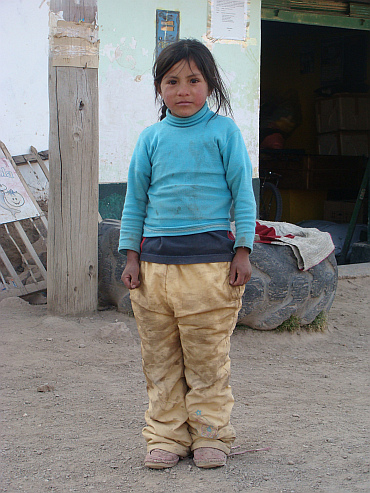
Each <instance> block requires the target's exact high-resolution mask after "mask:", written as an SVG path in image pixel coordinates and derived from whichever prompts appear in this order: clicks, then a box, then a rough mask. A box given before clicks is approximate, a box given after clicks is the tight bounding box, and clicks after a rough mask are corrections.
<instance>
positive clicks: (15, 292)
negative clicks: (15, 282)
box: [0, 281, 46, 301]
mask: <svg viewBox="0 0 370 493" xmlns="http://www.w3.org/2000/svg"><path fill="white" fill-rule="evenodd" d="M45 289H46V281H40V282H38V283H36V284H26V285H25V286H22V289H19V288H16V287H14V288H10V289H7V290H6V291H0V301H1V300H3V299H5V298H9V297H10V296H26V295H27V294H32V293H37V291H44V290H45Z"/></svg>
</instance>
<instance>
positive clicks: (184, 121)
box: [163, 102, 212, 127]
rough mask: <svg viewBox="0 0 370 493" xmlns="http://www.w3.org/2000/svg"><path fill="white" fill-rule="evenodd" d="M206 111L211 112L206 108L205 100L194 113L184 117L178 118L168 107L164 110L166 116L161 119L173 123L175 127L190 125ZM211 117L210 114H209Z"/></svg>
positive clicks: (200, 118) (197, 120)
mask: <svg viewBox="0 0 370 493" xmlns="http://www.w3.org/2000/svg"><path fill="white" fill-rule="evenodd" d="M207 113H212V112H211V110H210V109H209V108H208V104H207V102H205V103H204V106H203V108H201V109H200V110H199V111H197V112H196V113H195V114H194V115H192V116H188V117H185V118H179V117H178V116H174V115H173V114H172V113H171V112H170V110H169V109H167V112H166V118H165V119H164V120H163V121H164V122H166V123H168V124H169V125H173V126H175V127H191V126H192V125H196V124H197V123H199V122H200V121H201V120H203V118H204V117H205V116H206V115H207ZM209 116H210V117H211V114H210V115H209Z"/></svg>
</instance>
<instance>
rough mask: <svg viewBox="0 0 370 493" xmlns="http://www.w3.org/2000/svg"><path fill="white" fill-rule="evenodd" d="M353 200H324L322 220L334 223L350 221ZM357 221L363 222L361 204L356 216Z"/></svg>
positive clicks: (353, 205) (353, 206) (353, 204)
mask: <svg viewBox="0 0 370 493" xmlns="http://www.w3.org/2000/svg"><path fill="white" fill-rule="evenodd" d="M355 204H356V202H355V201H335V200H325V202H324V221H332V222H335V223H349V222H350V221H351V217H352V213H353V209H354V208H355ZM357 223H359V224H362V223H363V206H362V205H361V208H360V212H359V215H358V218H357Z"/></svg>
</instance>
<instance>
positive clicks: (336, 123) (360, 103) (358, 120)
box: [315, 94, 370, 134]
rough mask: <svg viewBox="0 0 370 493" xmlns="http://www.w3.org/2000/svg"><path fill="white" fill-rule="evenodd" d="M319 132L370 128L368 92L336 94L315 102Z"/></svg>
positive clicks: (369, 99)
mask: <svg viewBox="0 0 370 493" xmlns="http://www.w3.org/2000/svg"><path fill="white" fill-rule="evenodd" d="M315 107H316V126H317V132H318V133H319V134H321V133H327V132H337V131H339V130H370V97H369V96H368V95H367V94H336V95H334V96H331V97H327V98H319V99H317V100H316V102H315Z"/></svg>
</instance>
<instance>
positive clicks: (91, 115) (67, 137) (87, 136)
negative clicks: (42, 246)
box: [47, 0, 99, 315]
mask: <svg viewBox="0 0 370 493" xmlns="http://www.w3.org/2000/svg"><path fill="white" fill-rule="evenodd" d="M77 2H78V3H77ZM50 9H51V12H52V13H53V12H54V13H57V12H60V11H62V12H63V19H64V21H74V22H77V23H82V24H83V23H84V22H87V23H93V22H95V17H96V10H97V7H96V0H84V2H79V1H78V0H75V1H73V0H52V1H51V3H50ZM57 42H58V39H56V40H54V46H55V43H57ZM73 42H74V41H73V39H72V40H71V43H72V46H73ZM77 42H78V40H76V43H77ZM72 51H73V50H72ZM71 63H72V64H73V63H74V61H73V60H71ZM77 65H78V64H77ZM49 104H50V133H49V135H50V137H49V172H50V183H49V208H48V211H49V229H48V269H47V270H48V292H47V297H48V298H47V302H48V310H49V312H51V313H54V314H59V315H76V314H84V313H89V312H93V311H95V310H96V308H97V272H98V180H99V131H98V70H97V69H96V68H83V67H80V66H53V59H52V56H51V58H50V63H49Z"/></svg>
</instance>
